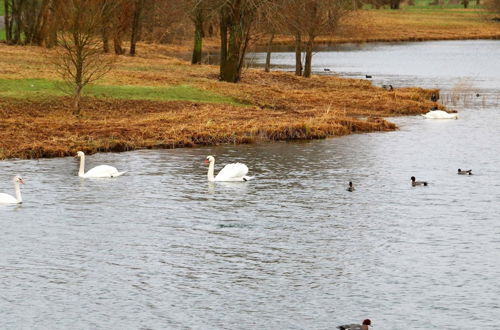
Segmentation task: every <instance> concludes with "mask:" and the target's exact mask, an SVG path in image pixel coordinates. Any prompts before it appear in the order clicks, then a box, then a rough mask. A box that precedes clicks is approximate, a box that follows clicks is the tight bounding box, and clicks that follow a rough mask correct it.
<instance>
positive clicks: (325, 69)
mask: <svg viewBox="0 0 500 330" xmlns="http://www.w3.org/2000/svg"><path fill="white" fill-rule="evenodd" d="M323 70H324V71H325V72H330V71H332V70H330V69H328V68H324V69H323Z"/></svg>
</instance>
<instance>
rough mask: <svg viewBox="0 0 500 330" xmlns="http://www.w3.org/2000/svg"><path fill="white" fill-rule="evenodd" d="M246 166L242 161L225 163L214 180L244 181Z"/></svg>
mask: <svg viewBox="0 0 500 330" xmlns="http://www.w3.org/2000/svg"><path fill="white" fill-rule="evenodd" d="M247 174H248V167H247V166H246V165H245V164H242V163H234V164H227V165H226V166H224V168H223V169H222V170H220V172H219V173H218V174H217V176H216V177H215V181H244V180H243V177H245V176H246V175H247Z"/></svg>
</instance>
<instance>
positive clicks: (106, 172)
mask: <svg viewBox="0 0 500 330" xmlns="http://www.w3.org/2000/svg"><path fill="white" fill-rule="evenodd" d="M75 157H78V158H80V170H79V171H78V176H79V177H80V178H116V177H117V176H120V175H123V174H125V173H127V172H126V171H124V172H119V171H118V170H117V169H116V167H113V166H109V165H99V166H96V167H94V168H92V169H90V170H88V171H87V173H85V154H84V153H83V151H78V152H77V153H76V156H75Z"/></svg>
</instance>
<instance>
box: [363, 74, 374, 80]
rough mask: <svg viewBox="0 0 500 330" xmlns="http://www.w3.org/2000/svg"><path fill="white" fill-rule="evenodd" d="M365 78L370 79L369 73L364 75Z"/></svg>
mask: <svg viewBox="0 0 500 330" xmlns="http://www.w3.org/2000/svg"><path fill="white" fill-rule="evenodd" d="M365 77H366V79H372V78H373V77H372V76H371V75H369V74H367V75H365Z"/></svg>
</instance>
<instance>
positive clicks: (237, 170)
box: [205, 156, 252, 182]
mask: <svg viewBox="0 0 500 330" xmlns="http://www.w3.org/2000/svg"><path fill="white" fill-rule="evenodd" d="M205 164H209V165H208V174H207V177H208V181H210V182H214V181H248V180H250V179H252V177H250V176H247V173H248V167H247V166H246V165H245V164H241V163H234V164H227V165H226V166H224V168H223V169H222V170H220V172H219V173H218V174H217V176H216V177H215V178H214V167H215V158H214V157H212V156H208V157H207V159H205Z"/></svg>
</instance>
